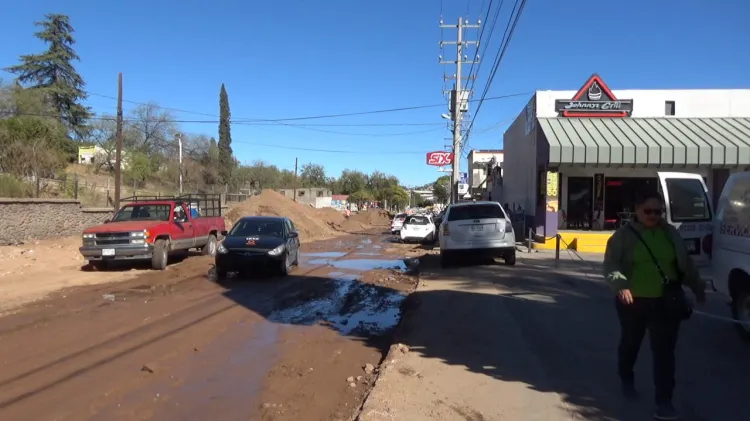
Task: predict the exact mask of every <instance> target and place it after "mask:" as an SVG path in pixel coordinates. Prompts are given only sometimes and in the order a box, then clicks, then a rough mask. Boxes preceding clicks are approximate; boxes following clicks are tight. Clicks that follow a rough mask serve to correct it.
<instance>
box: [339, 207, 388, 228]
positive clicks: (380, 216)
mask: <svg viewBox="0 0 750 421" xmlns="http://www.w3.org/2000/svg"><path fill="white" fill-rule="evenodd" d="M349 220H351V221H356V222H361V223H363V224H365V225H369V226H371V227H379V226H386V225H390V224H391V218H390V216H389V215H388V212H387V211H384V210H383V209H369V210H366V211H364V212H359V213H357V214H355V215H352V216H350V217H349Z"/></svg>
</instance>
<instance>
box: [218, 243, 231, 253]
mask: <svg viewBox="0 0 750 421" xmlns="http://www.w3.org/2000/svg"><path fill="white" fill-rule="evenodd" d="M216 252H217V253H220V254H227V253H229V250H227V248H226V247H224V243H219V246H218V247H216Z"/></svg>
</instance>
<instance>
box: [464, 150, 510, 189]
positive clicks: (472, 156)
mask: <svg viewBox="0 0 750 421" xmlns="http://www.w3.org/2000/svg"><path fill="white" fill-rule="evenodd" d="M504 156H505V154H504V153H502V152H496V153H490V152H477V151H472V152H471V153H469V157H468V158H467V161H468V165H467V168H468V170H467V171H468V173H469V174H468V175H469V180H468V181H469V186H470V187H471V188H477V187H479V184H481V183H482V182H484V180H485V179H486V178H487V165H477V164H487V163H488V162H490V161H491V160H492V158H495V160H496V161H497V162H498V163H501V162H503V157H504Z"/></svg>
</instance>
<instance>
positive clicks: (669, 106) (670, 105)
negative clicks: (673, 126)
mask: <svg viewBox="0 0 750 421" xmlns="http://www.w3.org/2000/svg"><path fill="white" fill-rule="evenodd" d="M674 106H675V103H674V101H664V115H675V114H674V113H675V109H674Z"/></svg>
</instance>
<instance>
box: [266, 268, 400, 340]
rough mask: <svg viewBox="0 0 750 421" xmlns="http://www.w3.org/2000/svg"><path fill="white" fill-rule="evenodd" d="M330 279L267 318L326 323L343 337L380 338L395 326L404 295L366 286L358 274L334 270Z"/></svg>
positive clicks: (386, 289)
mask: <svg viewBox="0 0 750 421" xmlns="http://www.w3.org/2000/svg"><path fill="white" fill-rule="evenodd" d="M344 261H347V260H342V261H340V262H344ZM402 263H403V262H402ZM327 276H328V277H330V278H331V279H330V281H328V282H326V284H325V285H321V286H320V288H319V289H317V291H316V293H315V294H314V295H312V296H311V295H307V296H305V297H295V299H294V302H290V301H287V302H285V303H282V306H281V307H280V308H279V310H277V311H274V312H272V313H271V314H270V315H269V316H268V319H269V320H271V321H274V322H278V323H284V324H294V325H313V324H323V325H327V326H329V327H331V328H332V329H335V330H336V331H338V332H340V333H341V334H343V335H349V334H361V335H364V336H380V335H382V334H385V333H387V332H388V331H389V330H390V329H392V328H393V327H395V326H396V324H397V323H398V320H399V317H400V315H401V309H400V308H401V303H403V301H404V299H405V298H406V294H405V293H403V292H400V291H396V290H394V289H391V288H387V287H383V286H379V285H373V284H368V283H363V282H361V281H360V275H359V274H355V273H348V272H343V271H334V272H330V273H329V274H328V275H327Z"/></svg>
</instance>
